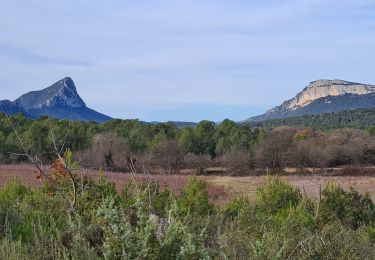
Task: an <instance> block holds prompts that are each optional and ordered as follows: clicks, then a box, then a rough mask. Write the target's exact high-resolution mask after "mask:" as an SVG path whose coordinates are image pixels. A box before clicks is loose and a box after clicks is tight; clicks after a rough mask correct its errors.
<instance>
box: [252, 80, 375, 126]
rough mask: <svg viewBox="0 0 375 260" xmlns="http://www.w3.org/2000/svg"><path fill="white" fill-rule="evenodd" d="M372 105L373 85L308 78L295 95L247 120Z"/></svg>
mask: <svg viewBox="0 0 375 260" xmlns="http://www.w3.org/2000/svg"><path fill="white" fill-rule="evenodd" d="M373 107H375V85H365V84H360V83H355V82H349V81H344V80H317V81H313V82H311V83H310V84H309V85H308V86H307V87H306V88H304V89H303V90H302V91H301V92H300V93H298V94H297V95H296V96H295V97H294V98H292V99H290V100H287V101H285V102H284V103H282V104H281V105H280V106H277V107H274V108H272V109H271V110H268V111H267V112H266V113H265V114H263V115H259V116H255V117H252V118H249V119H248V120H246V121H263V120H267V119H277V118H286V117H292V116H302V115H314V114H322V113H330V112H340V111H344V110H350V109H359V108H373Z"/></svg>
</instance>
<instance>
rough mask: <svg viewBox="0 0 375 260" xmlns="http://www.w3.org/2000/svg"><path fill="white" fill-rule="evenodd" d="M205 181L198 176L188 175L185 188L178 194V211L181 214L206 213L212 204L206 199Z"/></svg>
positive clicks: (211, 207) (209, 210) (210, 209)
mask: <svg viewBox="0 0 375 260" xmlns="http://www.w3.org/2000/svg"><path fill="white" fill-rule="evenodd" d="M206 188H207V182H206V181H205V180H203V179H201V178H198V177H190V178H189V182H188V184H187V186H186V187H185V189H184V190H183V191H182V193H181V195H180V196H179V198H178V200H177V203H178V211H179V213H180V214H181V215H186V214H193V215H207V214H209V213H211V212H212V210H213V206H212V205H211V204H210V203H209V201H208V193H207V190H206Z"/></svg>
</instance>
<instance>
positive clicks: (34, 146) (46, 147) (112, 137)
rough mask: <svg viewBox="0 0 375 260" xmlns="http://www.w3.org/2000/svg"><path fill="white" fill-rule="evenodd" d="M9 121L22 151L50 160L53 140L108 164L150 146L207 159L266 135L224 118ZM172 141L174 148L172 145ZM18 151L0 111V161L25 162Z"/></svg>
mask: <svg viewBox="0 0 375 260" xmlns="http://www.w3.org/2000/svg"><path fill="white" fill-rule="evenodd" d="M9 119H10V121H11V122H12V124H13V125H14V128H15V129H16V130H17V132H18V133H19V135H20V137H21V138H22V142H23V144H24V146H25V147H26V149H27V150H28V151H29V152H30V153H31V154H35V155H38V156H41V157H42V158H41V159H44V160H47V161H48V160H51V159H52V158H54V147H53V140H54V141H55V142H56V144H57V146H59V147H61V146H63V145H64V149H70V150H72V151H74V152H78V154H80V153H81V155H83V153H85V152H87V153H90V154H93V153H104V154H103V156H102V157H103V158H104V157H106V158H107V159H106V160H107V164H108V166H109V165H110V164H111V161H113V160H114V158H113V157H116V156H117V157H119V156H122V155H125V153H126V154H127V155H128V156H133V157H140V156H141V155H143V154H145V153H147V152H148V151H151V150H154V151H155V153H157V152H158V150H164V149H169V150H173V149H178V154H180V153H181V154H191V155H197V156H206V157H208V158H209V159H213V158H216V157H218V156H221V155H223V154H225V153H227V152H229V151H233V150H241V151H246V152H250V151H253V150H254V149H255V147H256V144H257V143H258V142H259V141H260V140H261V139H262V137H263V136H264V134H265V131H264V130H262V129H260V128H253V127H250V126H244V125H238V124H236V123H235V122H233V121H230V120H224V121H223V122H222V123H221V124H220V125H216V124H215V123H214V122H211V121H202V122H200V123H199V124H197V125H196V126H195V127H184V128H179V127H177V126H176V125H175V124H174V123H172V122H170V123H160V124H146V123H143V122H140V121H139V120H111V121H108V122H106V123H103V124H97V123H94V122H82V121H79V122H78V121H76V122H73V121H66V120H64V121H59V120H55V119H51V118H47V117H42V118H40V119H37V120H30V119H27V118H25V116H23V115H22V114H18V115H14V116H12V117H10V118H9ZM176 145H177V146H178V147H177V148H176V147H174V146H176ZM92 149H94V150H92ZM160 152H162V151H160ZM22 153H23V151H22V149H21V148H20V146H19V140H18V139H17V136H16V134H15V132H14V129H13V128H12V125H11V124H10V123H9V121H8V119H7V118H6V117H5V115H0V154H1V160H2V161H3V162H17V161H19V160H25V159H26V158H22V156H19V154H22ZM120 153H121V155H120ZM111 157H112V158H111ZM122 157H123V158H124V157H125V156H122ZM91 159H94V158H91ZM104 159H105V158H104ZM100 160H102V158H101V159H100Z"/></svg>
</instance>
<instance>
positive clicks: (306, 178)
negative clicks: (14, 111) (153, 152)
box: [0, 165, 375, 204]
mask: <svg viewBox="0 0 375 260" xmlns="http://www.w3.org/2000/svg"><path fill="white" fill-rule="evenodd" d="M46 169H47V170H48V167H47V168H46ZM83 173H84V174H85V175H88V176H90V177H92V178H94V179H97V178H98V171H95V170H87V169H84V170H83ZM105 174H106V178H107V180H109V181H112V182H114V183H115V184H116V189H117V190H118V191H119V192H121V191H122V189H123V188H124V186H125V185H126V184H127V183H128V181H129V180H130V178H131V176H130V175H129V174H125V173H115V172H106V173H105ZM14 177H17V178H18V179H19V180H20V181H21V182H22V183H24V184H26V185H29V186H31V187H38V186H40V185H41V182H40V181H39V180H37V179H36V174H35V169H34V167H33V166H30V165H0V186H3V185H5V184H6V183H8V182H9V181H11V180H12V178H14ZM188 178H189V176H188V175H163V174H157V175H151V176H145V175H137V176H136V181H137V182H142V181H144V180H147V179H151V180H156V181H158V183H159V185H160V188H161V189H163V188H169V189H171V190H172V191H173V192H174V193H176V194H178V193H179V192H180V191H181V190H182V188H183V187H184V186H185V185H186V183H187V182H188ZM205 178H206V179H207V180H208V181H209V185H208V192H209V195H210V200H211V201H212V202H214V203H216V204H221V203H224V202H225V201H228V200H229V199H230V198H233V197H237V196H240V195H245V196H248V197H249V198H250V199H251V198H254V195H255V191H256V188H257V187H259V186H260V185H262V184H263V183H264V182H265V180H266V178H267V177H266V176H246V177H232V176H209V177H205ZM280 178H281V179H283V180H286V181H288V182H289V183H291V184H292V185H293V186H295V187H298V188H299V189H300V190H301V191H302V192H303V193H306V194H307V195H308V196H309V197H311V198H313V199H317V198H319V190H320V188H322V189H323V188H324V186H325V185H326V184H327V183H328V182H335V183H337V184H338V185H340V186H341V187H343V188H344V189H347V190H348V189H350V187H353V188H354V189H355V190H357V191H359V192H361V193H369V194H370V196H371V198H372V199H373V200H374V201H375V175H374V176H371V175H364V176H361V175H358V176H322V175H316V174H314V175H306V174H303V175H298V174H288V175H284V176H281V177H280Z"/></svg>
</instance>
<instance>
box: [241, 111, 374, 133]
mask: <svg viewBox="0 0 375 260" xmlns="http://www.w3.org/2000/svg"><path fill="white" fill-rule="evenodd" d="M243 124H250V125H251V126H253V127H262V128H275V127H278V126H306V127H311V128H316V129H336V128H346V127H349V128H368V127H370V126H375V109H357V110H346V111H341V112H336V113H325V114H320V115H305V116H297V117H288V118H280V119H269V120H264V121H259V122H256V121H251V122H245V123H243Z"/></svg>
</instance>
